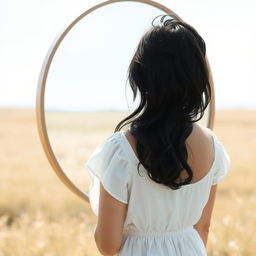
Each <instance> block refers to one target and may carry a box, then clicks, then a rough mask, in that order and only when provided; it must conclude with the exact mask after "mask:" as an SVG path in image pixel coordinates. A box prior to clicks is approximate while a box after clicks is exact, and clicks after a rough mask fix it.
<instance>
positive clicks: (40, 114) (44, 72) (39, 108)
mask: <svg viewBox="0 0 256 256" xmlns="http://www.w3.org/2000/svg"><path fill="white" fill-rule="evenodd" d="M117 2H139V3H144V4H148V5H151V6H154V7H156V8H158V9H160V10H162V11H164V12H166V13H167V14H169V15H170V16H172V17H175V18H176V19H178V20H180V21H183V20H182V19H181V18H180V17H179V16H178V15H177V14H176V13H174V12H173V11H172V10H170V9H169V8H167V7H165V6H163V5H162V4H159V3H157V2H154V1H150V0H109V1H105V2H102V3H100V4H97V5H95V6H94V7H92V8H90V9H88V10H87V11H85V12H83V13H82V14H81V15H80V16H78V17H77V18H76V19H75V20H73V21H72V22H71V23H70V24H69V25H68V26H67V28H66V29H64V31H63V32H62V33H60V34H59V35H58V36H57V37H56V39H55V40H54V41H53V43H52V45H51V46H50V48H49V50H48V52H47V54H46V56H45V59H44V62H43V65H42V67H41V72H40V75H39V80H38V88H37V96H36V120H37V128H38V132H39V136H40V140H41V143H42V146H43V149H44V152H45V154H46V156H47V158H48V161H49V162H50V164H51V166H52V168H53V170H54V171H55V173H56V174H57V176H58V177H59V179H60V180H61V181H62V182H63V183H64V185H66V186H67V187H68V188H69V189H70V190H71V191H72V192H73V193H75V194H76V195H77V196H79V197H80V198H81V199H83V200H85V201H86V202H89V197H88V195H87V193H84V192H82V191H81V190H80V189H78V188H77V187H76V186H75V185H74V184H73V183H72V181H71V180H70V179H69V178H68V177H67V175H66V174H65V172H64V171H63V170H62V168H61V166H60V165H59V163H58V161H57V159H56V157H55V155H54V153H53V150H52V147H51V144H50V141H49V137H48V133H47V129H46V122H45V111H44V96H45V87H46V81H47V76H48V73H49V70H50V66H51V63H52V60H53V57H54V55H55V53H56V51H57V49H58V47H59V46H60V44H61V42H62V41H63V39H64V38H65V36H66V35H67V34H68V32H69V31H70V30H71V29H72V28H73V27H74V26H75V25H76V24H77V23H78V22H79V21H80V20H81V19H83V18H84V17H85V16H86V15H88V14H89V13H91V12H93V11H94V10H97V9H99V8H100V7H103V6H105V5H108V4H113V3H117ZM206 61H207V64H208V68H209V72H210V85H211V92H212V98H211V103H210V110H209V116H208V121H207V126H208V127H209V128H211V129H212V128H213V122H214V115H215V98H214V84H213V79H212V73H211V69H210V66H209V63H208V59H207V57H206Z"/></svg>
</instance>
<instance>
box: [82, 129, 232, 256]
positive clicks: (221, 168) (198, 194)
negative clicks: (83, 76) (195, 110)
mask: <svg viewBox="0 0 256 256" xmlns="http://www.w3.org/2000/svg"><path fill="white" fill-rule="evenodd" d="M194 127H195V129H193V131H192V133H191V135H190V136H189V137H188V139H187V144H188V145H189V146H188V148H190V149H191V151H190V150H188V151H189V152H191V153H189V159H190V163H191V166H192V168H195V175H194V177H195V178H194V179H193V182H192V183H191V184H188V185H183V186H182V187H181V188H180V189H177V190H173V189H170V188H169V187H168V186H165V185H163V184H158V183H156V182H154V181H152V179H150V178H149V176H148V175H147V172H146V169H145V168H144V167H143V166H142V168H141V169H140V173H138V172H137V165H138V163H139V160H138V157H137V156H136V153H135V151H134V149H135V145H136V141H135V139H134V138H132V136H131V135H130V134H129V132H127V131H126V132H123V131H118V132H115V133H114V134H113V135H111V136H110V137H108V138H107V140H106V141H104V142H103V143H102V144H101V145H100V146H99V147H98V148H97V149H96V150H95V152H94V153H93V154H92V156H91V157H90V159H89V160H88V161H87V163H86V166H87V167H88V170H89V173H90V176H91V177H92V178H93V182H92V185H91V187H90V192H89V196H90V202H91V205H92V209H93V210H94V212H95V214H96V215H97V213H98V191H97V189H98V185H97V184H98V182H101V183H102V184H103V186H104V188H105V189H106V190H107V191H108V192H109V194H110V195H112V196H113V197H114V198H116V199H117V200H119V201H120V202H123V203H126V204H127V214H126V218H125V222H124V230H123V234H124V236H123V241H122V247H121V250H120V252H119V254H117V255H120V256H121V255H152V256H153V255H158V256H165V255H193V256H199V255H206V250H205V246H204V243H203V240H202V239H201V238H200V236H199V233H198V232H197V231H196V230H195V228H194V225H196V224H197V223H198V221H199V220H200V218H201V216H202V213H203V210H204V207H205V206H206V204H207V201H208V199H209V195H210V191H211V187H212V185H215V184H217V183H218V182H219V181H220V180H221V179H222V178H223V177H224V176H225V175H226V173H227V171H228V168H229V157H228V155H227V153H226V151H225V149H224V147H223V145H222V144H221V142H220V141H219V139H218V138H217V136H216V135H215V134H214V133H213V132H212V131H211V130H210V129H208V128H204V127H202V126H200V125H198V124H196V125H195V126H194ZM199 141H200V144H199V143H198V142H199ZM182 178H185V177H182Z"/></svg>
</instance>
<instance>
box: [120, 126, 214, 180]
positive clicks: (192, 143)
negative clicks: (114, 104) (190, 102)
mask: <svg viewBox="0 0 256 256" xmlns="http://www.w3.org/2000/svg"><path fill="white" fill-rule="evenodd" d="M125 136H126V138H127V140H128V141H129V143H130V145H131V147H132V149H133V151H134V154H135V155H136V156H137V158H138V154H137V152H136V139H135V138H134V137H133V136H132V135H131V133H130V132H129V130H127V131H126V132H125ZM186 144H187V151H188V164H189V165H190V166H191V168H192V170H193V179H192V181H191V183H194V182H197V181H198V180H200V179H202V178H203V177H204V176H205V175H206V174H207V173H208V171H209V170H210V168H211V166H212V164H213V161H214V158H215V155H214V141H213V138H212V133H211V131H210V130H209V129H208V128H206V127H204V126H202V125H200V124H198V123H194V126H193V130H192V132H191V134H190V135H189V136H188V138H187V140H186ZM187 177H188V175H187V172H186V171H185V170H184V171H182V172H181V175H180V179H181V180H183V179H185V178H187ZM181 180H178V181H181Z"/></svg>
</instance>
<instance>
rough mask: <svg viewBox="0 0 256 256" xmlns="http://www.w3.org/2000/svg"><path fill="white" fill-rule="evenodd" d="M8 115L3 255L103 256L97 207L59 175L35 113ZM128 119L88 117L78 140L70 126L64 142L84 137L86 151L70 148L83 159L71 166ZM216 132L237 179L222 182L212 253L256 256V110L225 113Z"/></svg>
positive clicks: (2, 151) (0, 234)
mask: <svg viewBox="0 0 256 256" xmlns="http://www.w3.org/2000/svg"><path fill="white" fill-rule="evenodd" d="M0 116H1V126H0V139H1V146H2V147H1V148H0V166H1V169H0V172H1V182H0V194H1V197H0V256H10V255H14V256H16V255H17V256H19V255H22V256H24V255H26V256H40V255H44V256H50V255H56V256H57V255H58V256H60V255H61V256H66V255H69V256H70V255H72V256H80V255H83V256H86V255H90V256H95V255H100V254H99V253H98V252H97V249H96V245H95V243H94V240H93V231H94V226H95V224H96V221H97V219H96V217H95V216H94V215H93V213H92V211H91V209H90V206H89V204H86V203H84V202H83V201H82V200H80V199H79V198H78V197H76V196H75V195H73V194H72V193H71V192H69V191H68V190H67V189H66V187H64V185H62V183H60V181H59V180H58V179H57V177H56V175H55V174H54V172H53V171H52V168H51V166H50V165H49V163H48V161H47V159H46V157H45V154H44V152H43V149H42V147H41V143H40V140H39V136H38V132H37V127H36V122H35V111H34V110H15V109H9V110H8V109H2V110H0ZM121 116H123V115H120V114H119V113H112V114H110V113H97V115H96V117H95V116H90V117H89V118H88V119H87V121H86V122H85V120H83V122H81V120H80V124H81V123H82V124H83V125H82V126H81V125H80V126H79V127H80V128H81V129H80V130H79V131H76V133H74V134H76V136H75V135H72V136H70V137H68V135H67V134H68V131H69V132H70V130H68V129H67V127H68V123H69V124H70V122H66V123H63V124H64V126H62V127H65V129H66V133H65V136H64V137H59V141H60V140H62V142H63V141H64V140H63V138H65V141H64V142H63V143H66V144H69V145H71V146H70V147H71V148H72V147H75V146H72V145H78V143H77V142H78V140H77V138H78V137H79V138H80V144H79V150H78V151H75V152H74V148H73V149H72V150H70V151H66V153H67V152H68V153H70V154H73V155H76V156H78V157H77V160H76V162H74V160H73V162H72V161H67V162H63V164H66V166H76V165H77V166H80V164H81V163H83V162H84V161H85V160H86V158H87V157H88V154H89V153H90V152H91V151H92V150H93V148H94V147H95V145H96V144H97V143H99V142H100V141H101V140H102V139H103V138H105V137H106V136H107V135H108V134H110V133H111V130H113V128H114V124H115V123H116V122H117V120H118V119H120V117H121ZM68 120H70V119H68ZM68 120H66V121H68ZM92 121H93V122H92ZM71 128H72V127H71ZM57 129H59V128H57ZM214 130H215V132H216V134H217V136H218V137H219V138H220V139H221V141H222V142H223V144H224V145H225V146H226V148H227V150H228V152H229V154H230V157H231V161H232V162H231V170H230V173H229V175H228V176H227V177H226V179H224V180H223V181H222V182H221V183H220V184H219V188H218V192H217V198H216V203H215V206H214V212H213V216H212V225H211V230H210V234H209V240H208V245H207V251H208V255H209V256H225V255H232V256H233V255H234V256H240V255H245V256H252V255H255V250H256V237H255V235H254V234H255V230H256V190H255V185H254V183H255V180H256V173H255V167H254V160H255V155H256V138H255V131H256V111H219V112H217V115H216V123H215V129H214ZM52 131H53V136H54V129H52ZM92 131H93V132H96V131H97V134H98V135H97V136H95V135H94V136H93V133H92ZM59 134H60V133H59ZM99 134H100V135H99ZM62 135H63V134H62ZM71 137H72V138H71ZM74 138H75V139H74ZM71 139H72V140H76V141H75V142H74V141H71ZM69 140H70V143H69ZM72 143H73V144H72ZM57 144H58V142H57ZM84 145H86V146H87V148H84ZM76 153H77V154H76ZM63 154H64V153H63ZM60 157H62V158H63V161H64V159H66V158H67V156H65V155H61V156H60ZM78 176H79V177H81V173H80V172H79V175H78ZM85 183H86V181H85V182H84V183H83V182H81V183H80V185H83V184H85Z"/></svg>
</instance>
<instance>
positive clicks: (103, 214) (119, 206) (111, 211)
mask: <svg viewBox="0 0 256 256" xmlns="http://www.w3.org/2000/svg"><path fill="white" fill-rule="evenodd" d="M126 214H127V204H124V203H122V202H120V201H118V200H117V199H115V198H114V197H112V196H111V195H110V194H109V193H108V192H107V191H106V190H105V189H104V187H103V186H102V183H101V184H100V199H99V214H98V223H97V227H96V229H95V233H94V238H95V242H96V245H97V247H98V249H99V251H100V252H101V254H103V255H105V256H111V255H114V254H116V253H117V252H118V251H119V250H120V247H121V245H122V244H121V243H122V237H123V227H124V221H125V218H126Z"/></svg>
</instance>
